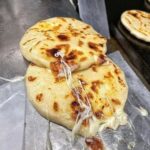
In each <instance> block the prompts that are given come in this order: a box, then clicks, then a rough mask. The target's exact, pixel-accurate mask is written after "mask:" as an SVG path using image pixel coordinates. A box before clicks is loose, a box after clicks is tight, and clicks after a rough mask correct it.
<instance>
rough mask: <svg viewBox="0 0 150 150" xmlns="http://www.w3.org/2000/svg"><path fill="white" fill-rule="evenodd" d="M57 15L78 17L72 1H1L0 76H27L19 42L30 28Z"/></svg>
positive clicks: (25, 63) (0, 82)
mask: <svg viewBox="0 0 150 150" xmlns="http://www.w3.org/2000/svg"><path fill="white" fill-rule="evenodd" d="M54 16H70V17H75V18H78V17H79V16H78V14H77V13H76V11H75V10H74V9H73V7H72V5H71V4H70V2H69V0H0V76H2V77H5V78H13V77H15V76H18V75H24V74H25V71H26V68H27V62H26V61H25V60H24V58H23V57H22V55H21V53H20V49H19V41H20V39H21V37H22V36H23V34H24V32H25V30H26V29H27V28H28V27H30V26H31V25H33V24H34V23H36V22H37V21H39V20H42V19H46V18H50V17H54ZM2 83H3V82H2V81H1V80H0V84H2Z"/></svg>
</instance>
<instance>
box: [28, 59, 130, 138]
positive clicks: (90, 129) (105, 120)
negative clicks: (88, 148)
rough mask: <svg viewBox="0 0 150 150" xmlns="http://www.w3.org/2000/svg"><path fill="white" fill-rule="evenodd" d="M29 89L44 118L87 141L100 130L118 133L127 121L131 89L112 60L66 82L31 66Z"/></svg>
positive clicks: (36, 106)
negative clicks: (125, 107) (111, 130)
mask: <svg viewBox="0 0 150 150" xmlns="http://www.w3.org/2000/svg"><path fill="white" fill-rule="evenodd" d="M26 87H27V94H28V97H29V100H30V101H31V103H32V104H33V106H34V107H35V108H36V110H37V111H38V112H39V113H40V114H41V115H42V116H43V117H45V118H46V119H48V120H50V121H52V122H55V123H57V124H60V125H62V126H64V127H66V128H68V129H71V130H73V131H74V132H77V133H78V134H80V135H83V136H85V137H88V136H93V135H95V134H96V132H97V131H98V129H99V127H100V128H101V129H104V128H106V127H110V128H113V129H116V128H117V127H118V126H119V125H122V124H124V120H126V116H125V114H124V111H123V109H124V105H125V102H126V99H127V93H128V87H127V84H126V81H125V76H124V73H123V72H122V70H121V69H120V68H119V67H118V66H117V65H116V64H114V63H113V62H112V61H111V60H110V59H108V60H107V61H106V62H105V63H103V64H102V65H92V66H91V67H90V68H88V69H86V70H83V71H79V72H75V73H73V74H72V76H70V78H67V80H66V78H65V77H61V78H56V77H55V75H54V74H53V73H52V71H51V70H50V69H47V68H41V67H38V66H36V65H32V64H31V65H30V66H29V68H28V70H27V73H26ZM85 116H86V117H85ZM81 119H82V120H81ZM79 121H81V124H82V125H81V127H80V126H79ZM79 127H80V128H79Z"/></svg>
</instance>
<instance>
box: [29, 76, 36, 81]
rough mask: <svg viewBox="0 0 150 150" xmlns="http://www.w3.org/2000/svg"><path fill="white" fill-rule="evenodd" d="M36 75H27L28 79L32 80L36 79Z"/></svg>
mask: <svg viewBox="0 0 150 150" xmlns="http://www.w3.org/2000/svg"><path fill="white" fill-rule="evenodd" d="M36 78H37V77H33V76H28V81H34V80H36Z"/></svg>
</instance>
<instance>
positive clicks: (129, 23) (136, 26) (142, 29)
mask: <svg viewBox="0 0 150 150" xmlns="http://www.w3.org/2000/svg"><path fill="white" fill-rule="evenodd" d="M121 23H122V24H123V26H124V27H125V28H126V29H127V30H128V31H129V32H130V33H131V34H132V35H133V36H135V37H136V38H138V39H140V40H143V41H145V42H150V13H147V12H144V11H140V10H128V11H125V12H124V13H123V14H122V15H121Z"/></svg>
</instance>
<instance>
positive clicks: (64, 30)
mask: <svg viewBox="0 0 150 150" xmlns="http://www.w3.org/2000/svg"><path fill="white" fill-rule="evenodd" d="M20 47H21V52H22V54H23V56H24V57H25V58H26V59H27V60H29V61H30V62H33V63H34V64H36V65H38V66H42V67H46V68H51V69H53V66H55V71H58V70H56V69H57V68H59V67H57V66H58V65H60V62H59V58H57V57H55V54H56V53H57V52H60V51H61V52H63V53H64V59H65V61H66V62H67V64H68V65H69V66H70V67H71V69H72V70H83V69H86V68H88V67H89V66H91V65H92V64H94V63H101V58H103V54H105V53H106V39H105V38H104V37H103V36H102V35H100V34H98V33H97V32H96V31H95V30H94V29H93V28H92V27H91V26H90V25H88V24H86V23H84V22H81V21H79V20H76V19H74V18H63V17H55V18H51V19H47V20H43V21H40V22H38V23H36V24H35V25H34V26H32V27H31V28H29V29H28V30H27V31H26V33H25V34H24V36H23V38H22V40H21V42H20Z"/></svg>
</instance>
